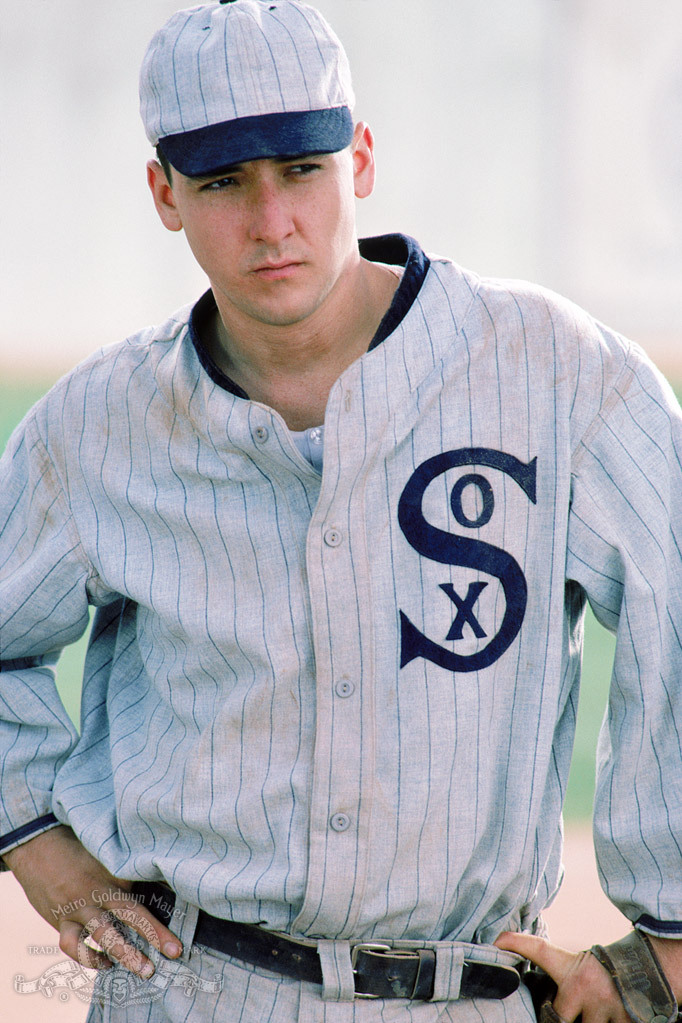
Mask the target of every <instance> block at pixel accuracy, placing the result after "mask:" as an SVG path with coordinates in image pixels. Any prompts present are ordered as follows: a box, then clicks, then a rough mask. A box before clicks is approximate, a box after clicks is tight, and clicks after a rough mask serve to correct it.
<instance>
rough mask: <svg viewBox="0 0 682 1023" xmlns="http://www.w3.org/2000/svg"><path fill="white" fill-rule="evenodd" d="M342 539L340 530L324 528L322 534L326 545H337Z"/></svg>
mask: <svg viewBox="0 0 682 1023" xmlns="http://www.w3.org/2000/svg"><path fill="white" fill-rule="evenodd" d="M342 541H343V536H342V535H341V531H340V530H338V529H328V530H326V532H325V534H324V542H325V543H326V545H327V547H338V546H339V544H340V543H341V542H342Z"/></svg>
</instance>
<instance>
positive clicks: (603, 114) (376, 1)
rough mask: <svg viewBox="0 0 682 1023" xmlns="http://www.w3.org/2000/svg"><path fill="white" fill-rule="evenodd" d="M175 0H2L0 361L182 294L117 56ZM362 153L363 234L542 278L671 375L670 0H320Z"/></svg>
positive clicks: (78, 352)
mask: <svg viewBox="0 0 682 1023" xmlns="http://www.w3.org/2000/svg"><path fill="white" fill-rule="evenodd" d="M181 5H182V2H181V0H179V2H177V3H176V0H142V2H141V0H110V2H104V0H31V2H30V3H29V2H20V0H0V123H1V125H2V130H1V132H0V281H1V283H0V287H1V289H2V301H1V302H0V370H2V371H4V372H5V373H7V372H10V371H15V370H16V368H17V367H19V368H20V369H23V370H25V372H26V373H29V372H35V371H36V370H43V371H44V372H45V373H48V374H53V373H54V372H56V371H59V370H61V369H64V368H67V367H68V366H69V365H71V364H72V363H73V362H75V361H77V360H78V359H80V358H82V357H83V356H85V355H87V354H88V352H90V351H91V350H93V349H95V348H97V347H99V346H100V345H101V344H107V343H109V342H113V341H117V340H120V339H121V338H122V337H124V336H126V335H127V334H128V333H130V332H132V331H133V330H135V329H137V328H138V327H140V326H143V325H145V324H147V323H150V322H155V321H158V320H159V319H161V318H163V317H165V316H166V314H167V313H169V312H170V311H172V309H174V308H175V307H177V306H178V305H180V304H182V303H184V302H186V301H190V300H191V299H193V298H195V297H196V296H198V294H199V293H200V291H201V290H202V289H203V288H204V286H205V282H204V279H203V276H202V274H201V272H200V271H199V270H198V269H197V268H195V266H194V265H193V262H192V259H191V256H190V254H189V251H188V250H187V249H186V245H185V243H184V240H183V239H182V237H181V236H178V235H171V234H169V233H167V232H166V231H164V229H163V228H162V227H161V225H160V223H159V222H158V221H157V219H156V214H155V212H154V209H153V207H152V204H151V199H150V197H149V196H148V194H147V190H146V184H145V178H144V164H145V161H146V159H147V158H148V156H149V155H150V154H149V151H148V144H147V142H146V139H145V136H144V132H143V130H142V126H141V123H140V121H139V116H138V113H137V69H138V66H139V63H140V60H141V58H142V54H143V52H144V49H145V47H146V44H147V41H148V39H149V37H150V36H151V34H152V33H153V31H154V30H155V29H156V28H157V27H158V25H159V24H161V23H162V22H163V21H164V20H165V19H166V18H167V17H168V16H169V15H170V14H171V13H173V11H174V10H175V9H176V8H177V7H179V6H181ZM317 6H318V7H319V8H320V9H321V11H322V12H323V13H324V14H325V15H326V16H327V17H328V18H329V20H330V22H331V23H332V25H333V26H334V28H335V29H336V31H337V32H338V34H339V35H340V36H341V38H342V39H343V40H344V42H345V44H346V47H347V50H348V52H349V56H350V60H351V66H352V67H353V69H354V79H355V88H356V93H357V96H358V104H357V108H356V114H357V116H358V117H362V118H363V119H365V120H368V121H369V122H370V124H371V125H372V127H373V129H374V132H375V136H376V140H377V148H378V160H379V180H378V185H377V190H376V192H375V195H374V196H373V197H372V198H370V199H368V200H365V201H364V202H363V203H361V204H360V208H359V221H360V230H361V233H363V234H373V233H379V232H382V231H387V230H403V231H406V232H408V233H410V234H413V235H415V236H416V237H417V238H418V239H419V240H420V241H421V243H422V244H423V245H424V246H425V247H426V248H427V249H429V250H431V251H436V252H439V253H441V254H445V255H448V256H451V257H453V258H454V259H456V260H457V261H458V262H461V263H463V264H465V265H467V266H470V267H471V268H473V269H475V270H478V271H479V272H482V273H486V274H495V275H500V276H513V277H527V278H531V279H535V280H539V281H541V282H542V283H544V284H547V285H549V286H550V287H554V288H556V289H557V290H560V291H563V292H564V293H566V294H568V295H570V297H572V298H574V299H576V300H577V301H579V302H581V303H582V304H583V305H586V306H588V308H590V310H591V311H593V312H595V313H596V314H597V315H598V316H600V317H601V318H602V319H605V320H607V321H608V322H609V323H610V324H611V325H613V326H615V327H617V328H618V329H620V330H622V331H623V332H625V333H628V334H629V335H630V336H633V337H635V338H636V339H637V340H639V341H640V342H642V343H643V344H644V345H645V346H646V347H648V348H649V350H650V351H651V352H652V354H654V356H655V357H656V358H657V359H658V360H659V362H661V364H662V365H663V366H664V367H665V368H668V369H670V368H671V367H672V369H673V371H675V367H674V361H675V359H676V358H677V359H679V361H680V370H679V372H680V373H681V374H682V3H680V0H318V3H317Z"/></svg>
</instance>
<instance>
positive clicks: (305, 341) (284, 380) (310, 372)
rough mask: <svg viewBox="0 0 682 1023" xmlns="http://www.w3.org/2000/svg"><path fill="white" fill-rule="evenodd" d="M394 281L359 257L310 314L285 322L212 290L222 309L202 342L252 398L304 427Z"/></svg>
mask: <svg viewBox="0 0 682 1023" xmlns="http://www.w3.org/2000/svg"><path fill="white" fill-rule="evenodd" d="M397 285H398V279H397V278H396V276H395V275H394V274H393V273H391V271H390V270H387V269H386V268H385V267H380V266H376V265H375V264H373V263H369V262H367V261H366V260H359V261H358V263H357V265H356V266H355V267H354V268H353V269H351V270H350V271H349V272H348V273H347V274H346V275H345V276H344V279H343V280H339V281H337V283H336V284H335V286H334V288H333V289H332V291H331V292H330V293H329V295H328V296H327V297H326V299H325V301H324V302H323V303H322V304H321V305H320V306H319V307H318V308H317V309H316V310H315V311H314V312H313V313H312V314H311V315H310V316H308V317H306V318H305V319H304V320H302V321H300V322H297V323H293V324H287V325H284V326H279V325H272V324H267V323H257V322H254V321H253V320H250V319H248V318H247V317H245V316H242V315H240V314H239V313H238V311H236V310H234V308H233V307H232V306H228V307H227V308H226V303H225V302H224V300H221V295H220V294H219V293H216V292H215V291H214V294H215V297H216V303H217V306H218V312H219V316H218V317H216V322H215V325H214V329H213V331H212V332H211V336H209V337H208V338H207V339H206V343H207V346H208V348H209V350H210V352H211V355H212V357H213V359H214V361H215V362H216V363H217V365H218V366H219V367H220V368H221V369H222V370H223V372H224V373H226V374H227V375H228V376H229V377H230V378H231V379H232V380H234V382H235V383H237V384H238V385H239V386H240V387H242V388H243V389H244V391H246V393H247V394H248V395H249V397H250V398H251V399H252V400H254V401H260V402H262V403H263V404H265V405H268V406H270V407H271V408H273V409H274V410H275V411H277V412H279V413H280V415H282V416H283V418H284V420H285V422H286V423H287V425H288V426H289V427H290V428H291V429H295V430H304V429H307V428H308V427H310V426H317V425H319V424H320V423H322V422H323V421H324V413H325V408H326V404H327V399H328V397H329V392H330V390H331V388H332V386H333V385H334V383H335V382H336V380H337V379H338V378H339V376H340V375H341V374H342V373H343V372H344V370H345V369H347V367H348V366H350V364H351V363H352V362H354V361H355V360H356V359H357V358H359V357H360V356H361V355H363V354H364V353H365V352H366V351H367V349H368V347H369V345H370V343H371V341H372V338H373V337H374V334H375V333H376V330H377V327H378V326H379V323H380V322H381V320H382V318H383V316H384V313H385V312H386V310H387V309H388V307H389V305H390V303H391V300H392V298H393V294H394V292H395V290H396V288H397Z"/></svg>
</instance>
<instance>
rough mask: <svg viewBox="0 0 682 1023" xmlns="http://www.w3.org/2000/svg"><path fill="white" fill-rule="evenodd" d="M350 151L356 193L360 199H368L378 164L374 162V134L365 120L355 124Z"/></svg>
mask: <svg viewBox="0 0 682 1023" xmlns="http://www.w3.org/2000/svg"><path fill="white" fill-rule="evenodd" d="M350 151H351V156H352V158H353V180H354V183H355V195H356V197H357V198H358V199H366V198H367V196H368V195H371V194H372V191H373V189H374V180H375V177H376V164H375V163H374V136H373V135H372V132H371V131H370V128H369V125H367V124H365V123H364V121H358V123H357V124H356V125H355V131H354V133H353V141H352V142H351V144H350Z"/></svg>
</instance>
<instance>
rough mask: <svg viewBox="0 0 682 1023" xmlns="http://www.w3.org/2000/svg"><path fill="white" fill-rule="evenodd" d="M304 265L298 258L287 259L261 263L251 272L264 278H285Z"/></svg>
mask: <svg viewBox="0 0 682 1023" xmlns="http://www.w3.org/2000/svg"><path fill="white" fill-rule="evenodd" d="M302 265H303V264H302V263H299V262H297V261H296V260H290V259H285V260H279V261H278V262H276V263H261V265H260V266H256V267H254V268H253V270H252V271H251V273H253V274H255V275H256V277H260V278H261V279H263V280H272V281H275V280H284V279H285V278H287V277H291V276H292V275H293V274H294V273H296V271H297V270H298V268H299V267H300V266H302Z"/></svg>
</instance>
